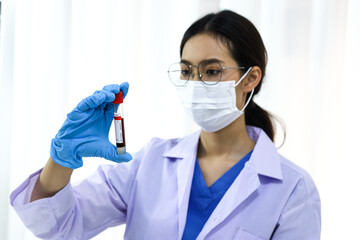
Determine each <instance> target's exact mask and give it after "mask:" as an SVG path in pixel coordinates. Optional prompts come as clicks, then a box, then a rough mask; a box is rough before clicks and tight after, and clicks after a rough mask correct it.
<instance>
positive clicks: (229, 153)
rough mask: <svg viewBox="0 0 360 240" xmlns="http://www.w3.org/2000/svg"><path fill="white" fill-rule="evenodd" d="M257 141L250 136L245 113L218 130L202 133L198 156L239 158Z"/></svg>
mask: <svg viewBox="0 0 360 240" xmlns="http://www.w3.org/2000/svg"><path fill="white" fill-rule="evenodd" d="M254 146H255V142H254V141H253V140H252V139H251V138H250V137H249V135H248V133H247V131H246V126H245V118H244V115H242V116H241V117H239V118H238V119H236V120H235V121H234V122H232V123H231V124H230V125H228V126H227V127H225V128H223V129H221V130H219V131H217V132H213V133H212V132H204V131H203V130H202V131H201V133H200V141H199V147H198V158H214V159H222V158H227V159H233V160H235V161H237V160H239V159H240V158H242V157H243V156H245V155H246V154H247V153H248V152H250V151H251V150H252V149H253V148H254Z"/></svg>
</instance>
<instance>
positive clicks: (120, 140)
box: [113, 91, 126, 155]
mask: <svg viewBox="0 0 360 240" xmlns="http://www.w3.org/2000/svg"><path fill="white" fill-rule="evenodd" d="M113 103H114V126H115V137H116V151H117V154H119V155H121V154H124V153H125V152H126V147H125V145H126V144H125V129H124V115H123V106H122V105H123V93H122V92H121V91H120V92H119V93H118V94H116V95H115V100H114V101H113Z"/></svg>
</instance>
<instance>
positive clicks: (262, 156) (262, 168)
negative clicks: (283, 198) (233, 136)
mask: <svg viewBox="0 0 360 240" xmlns="http://www.w3.org/2000/svg"><path fill="white" fill-rule="evenodd" d="M246 129H247V132H248V134H249V137H250V138H251V139H252V140H253V141H254V142H255V143H256V144H255V148H254V151H253V153H252V154H251V158H250V160H249V161H248V163H247V164H249V165H252V166H253V167H254V168H255V170H256V172H257V173H258V174H260V175H263V176H267V177H271V178H275V179H279V180H282V179H283V176H282V172H281V163H280V155H279V153H278V152H277V149H276V147H275V146H274V143H273V142H272V141H271V139H270V138H269V137H268V136H267V134H266V133H265V132H264V131H263V130H262V129H261V128H257V127H253V126H246Z"/></svg>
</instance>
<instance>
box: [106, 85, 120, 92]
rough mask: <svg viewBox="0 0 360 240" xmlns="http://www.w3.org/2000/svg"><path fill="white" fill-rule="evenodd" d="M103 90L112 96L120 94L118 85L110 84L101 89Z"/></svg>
mask: <svg viewBox="0 0 360 240" xmlns="http://www.w3.org/2000/svg"><path fill="white" fill-rule="evenodd" d="M103 90H107V91H110V92H112V93H114V94H118V93H119V92H120V86H119V85H118V84H110V85H106V86H105V87H103Z"/></svg>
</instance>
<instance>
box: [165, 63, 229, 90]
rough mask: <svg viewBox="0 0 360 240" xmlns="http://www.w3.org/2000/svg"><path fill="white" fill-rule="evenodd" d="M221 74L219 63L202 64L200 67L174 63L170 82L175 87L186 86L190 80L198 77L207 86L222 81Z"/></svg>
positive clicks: (170, 72)
mask: <svg viewBox="0 0 360 240" xmlns="http://www.w3.org/2000/svg"><path fill="white" fill-rule="evenodd" d="M196 68H197V69H196ZM221 73H222V69H221V65H220V63H218V62H211V63H201V64H200V65H199V66H188V65H186V64H185V63H174V64H172V65H171V66H170V68H169V77H170V80H171V81H172V82H173V83H174V84H175V85H185V84H186V82H187V81H188V80H194V79H196V78H197V76H198V77H200V80H202V81H203V82H206V83H207V84H216V83H218V82H219V81H220V79H221ZM197 74H198V75H197Z"/></svg>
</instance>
